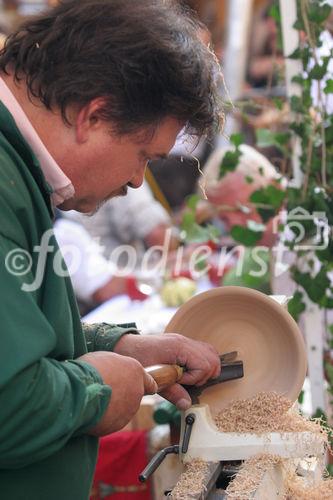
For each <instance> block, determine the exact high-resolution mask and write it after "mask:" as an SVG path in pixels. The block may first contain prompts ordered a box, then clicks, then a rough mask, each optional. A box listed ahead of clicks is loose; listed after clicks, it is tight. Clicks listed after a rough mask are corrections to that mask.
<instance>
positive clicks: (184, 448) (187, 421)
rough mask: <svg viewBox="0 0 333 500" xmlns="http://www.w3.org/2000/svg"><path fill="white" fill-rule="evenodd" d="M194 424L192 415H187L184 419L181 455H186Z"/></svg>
mask: <svg viewBox="0 0 333 500" xmlns="http://www.w3.org/2000/svg"><path fill="white" fill-rule="evenodd" d="M194 422H195V415H194V413H189V414H188V415H187V416H186V418H185V430H184V437H183V444H182V450H181V451H182V453H187V450H188V445H189V442H190V437H191V433H192V427H193V424H194Z"/></svg>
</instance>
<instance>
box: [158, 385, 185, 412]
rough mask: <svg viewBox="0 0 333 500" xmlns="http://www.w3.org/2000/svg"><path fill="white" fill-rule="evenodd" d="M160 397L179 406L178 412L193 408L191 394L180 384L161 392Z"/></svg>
mask: <svg viewBox="0 0 333 500" xmlns="http://www.w3.org/2000/svg"><path fill="white" fill-rule="evenodd" d="M160 395H161V396H162V397H163V398H165V399H167V400H168V401H170V402H171V403H173V404H174V405H176V406H177V408H178V410H181V411H185V410H188V409H189V408H190V407H191V406H192V401H191V398H190V395H189V393H188V392H187V391H186V390H185V389H184V387H182V386H181V385H180V384H174V385H171V386H170V387H168V388H167V389H164V390H163V391H161V392H160Z"/></svg>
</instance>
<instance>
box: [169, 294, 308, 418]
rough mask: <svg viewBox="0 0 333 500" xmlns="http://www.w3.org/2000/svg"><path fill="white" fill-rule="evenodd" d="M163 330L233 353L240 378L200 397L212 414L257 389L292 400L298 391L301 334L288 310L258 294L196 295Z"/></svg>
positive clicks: (302, 368) (304, 366)
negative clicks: (239, 365)
mask: <svg viewBox="0 0 333 500" xmlns="http://www.w3.org/2000/svg"><path fill="white" fill-rule="evenodd" d="M165 331H166V332H173V333H180V334H182V335H184V336H185V337H189V338H192V339H195V340H202V341H205V342H208V343H210V344H212V345H213V346H214V347H215V348H216V349H217V351H218V352H219V353H220V354H223V353H226V352H231V351H238V359H241V360H243V362H244V378H242V379H239V380H235V381H230V382H224V383H221V384H219V385H215V386H213V387H209V388H207V389H205V391H203V393H202V395H201V396H200V404H202V403H206V404H208V405H209V407H210V410H211V413H212V415H213V416H214V415H216V414H217V413H218V412H219V411H221V410H222V409H223V408H224V407H226V406H227V405H228V404H229V403H230V401H232V400H239V399H246V398H250V397H253V396H255V395H256V394H257V393H258V392H262V391H264V392H271V391H275V392H277V393H279V394H282V395H284V396H285V397H286V398H288V399H290V401H292V402H294V401H296V399H297V397H298V395H299V393H300V391H301V389H302V386H303V382H304V378H305V375H306V369H307V362H306V351H305V346H304V342H303V338H302V334H301V332H300V330H299V328H298V326H297V324H296V323H295V321H294V320H293V318H292V317H291V316H290V314H289V313H288V312H287V311H286V310H285V309H284V308H283V307H282V306H281V305H280V304H278V303H277V302H276V301H274V300H273V299H271V298H270V297H268V296H267V295H264V294H263V293H261V292H258V291H256V290H252V289H250V288H245V287H238V286H226V287H221V288H215V289H212V290H209V291H208V292H204V293H201V294H199V295H196V296H195V297H193V298H192V299H190V300H189V301H188V302H186V303H185V304H184V305H183V306H181V307H180V308H179V309H178V311H177V312H176V314H175V315H174V316H173V318H172V319H171V321H170V322H169V324H168V325H167V327H166V330H165Z"/></svg>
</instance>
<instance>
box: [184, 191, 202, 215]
mask: <svg viewBox="0 0 333 500" xmlns="http://www.w3.org/2000/svg"><path fill="white" fill-rule="evenodd" d="M199 201H200V196H199V195H198V194H191V196H189V197H188V198H187V200H186V206H187V207H188V208H189V209H190V210H193V211H194V210H195V209H196V206H197V204H198V202H199Z"/></svg>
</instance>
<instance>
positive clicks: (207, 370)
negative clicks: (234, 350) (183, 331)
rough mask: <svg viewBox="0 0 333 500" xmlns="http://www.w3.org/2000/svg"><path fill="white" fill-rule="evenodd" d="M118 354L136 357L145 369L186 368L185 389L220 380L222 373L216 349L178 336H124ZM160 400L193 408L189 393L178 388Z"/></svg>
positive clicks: (174, 387) (168, 391)
mask: <svg viewBox="0 0 333 500" xmlns="http://www.w3.org/2000/svg"><path fill="white" fill-rule="evenodd" d="M115 352H116V353H118V354H122V355H124V356H130V357H133V358H135V359H137V360H138V361H140V363H141V364H142V365H143V366H151V365H155V364H159V363H162V364H163V363H164V364H178V365H181V366H184V367H186V372H185V373H184V375H183V376H182V378H181V380H180V383H181V384H186V385H203V384H204V383H205V382H207V380H208V379H210V378H214V377H218V376H219V375H220V372H221V362H220V358H219V356H218V353H217V351H216V349H215V348H214V347H212V346H211V345H210V344H207V343H206V342H199V341H196V340H192V339H188V338H187V337H183V336H182V335H178V334H176V333H168V334H167V333H165V334H163V335H131V334H129V335H124V336H123V337H122V338H121V339H120V340H119V341H118V342H117V344H116V346H115ZM161 396H163V397H164V398H166V399H168V400H169V401H171V402H172V403H174V404H175V405H176V406H177V407H178V408H179V409H180V410H185V409H187V408H189V407H190V406H191V399H190V396H189V394H188V392H187V391H186V390H185V389H184V388H183V387H182V386H181V385H179V384H175V385H173V386H171V387H170V388H168V389H166V390H164V391H163V392H161Z"/></svg>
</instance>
